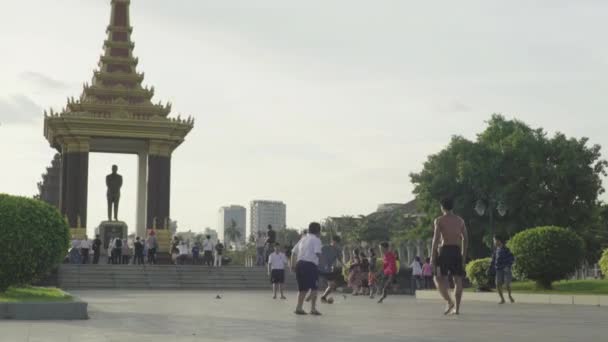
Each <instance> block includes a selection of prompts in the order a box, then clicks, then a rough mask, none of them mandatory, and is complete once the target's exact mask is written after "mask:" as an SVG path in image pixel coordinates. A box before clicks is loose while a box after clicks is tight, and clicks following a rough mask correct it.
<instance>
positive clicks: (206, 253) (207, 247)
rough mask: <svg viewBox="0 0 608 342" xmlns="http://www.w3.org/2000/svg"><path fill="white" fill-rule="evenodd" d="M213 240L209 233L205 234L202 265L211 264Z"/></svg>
mask: <svg viewBox="0 0 608 342" xmlns="http://www.w3.org/2000/svg"><path fill="white" fill-rule="evenodd" d="M213 249H214V246H213V241H211V235H207V236H206V239H205V241H203V265H207V266H213Z"/></svg>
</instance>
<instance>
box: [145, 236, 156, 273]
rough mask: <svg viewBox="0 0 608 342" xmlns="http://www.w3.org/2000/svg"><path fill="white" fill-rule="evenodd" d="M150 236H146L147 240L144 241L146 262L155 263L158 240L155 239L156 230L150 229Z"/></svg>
mask: <svg viewBox="0 0 608 342" xmlns="http://www.w3.org/2000/svg"><path fill="white" fill-rule="evenodd" d="M149 235H150V236H148V240H147V241H146V245H148V264H152V265H154V264H156V250H157V249H158V240H157V239H156V232H155V231H154V230H151V231H150V234H149Z"/></svg>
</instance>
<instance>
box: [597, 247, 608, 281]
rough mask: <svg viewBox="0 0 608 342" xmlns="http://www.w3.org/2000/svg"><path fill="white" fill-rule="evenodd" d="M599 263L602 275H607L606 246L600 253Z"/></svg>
mask: <svg viewBox="0 0 608 342" xmlns="http://www.w3.org/2000/svg"><path fill="white" fill-rule="evenodd" d="M599 264H600V270H602V274H603V275H604V277H606V276H608V248H606V249H604V253H602V257H601V258H600V261H599Z"/></svg>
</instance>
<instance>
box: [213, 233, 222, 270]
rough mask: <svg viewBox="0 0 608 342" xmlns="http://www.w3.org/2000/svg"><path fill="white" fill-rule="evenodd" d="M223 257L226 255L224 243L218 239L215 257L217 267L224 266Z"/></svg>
mask: <svg viewBox="0 0 608 342" xmlns="http://www.w3.org/2000/svg"><path fill="white" fill-rule="evenodd" d="M223 257H224V245H223V244H222V242H221V241H220V240H217V243H216V244H215V258H214V259H215V261H214V266H215V267H222V258H223Z"/></svg>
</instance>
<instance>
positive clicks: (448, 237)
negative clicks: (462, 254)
mask: <svg viewBox="0 0 608 342" xmlns="http://www.w3.org/2000/svg"><path fill="white" fill-rule="evenodd" d="M435 224H436V226H437V228H438V230H439V233H440V234H441V241H442V242H441V245H442V246H447V245H455V246H460V245H461V244H462V239H463V234H464V229H465V226H464V220H463V219H462V218H461V217H460V216H458V215H455V214H452V213H446V214H444V215H442V216H440V217H438V218H437V219H436V220H435Z"/></svg>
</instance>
